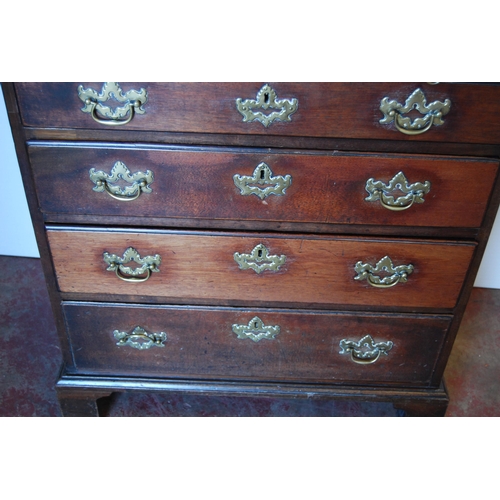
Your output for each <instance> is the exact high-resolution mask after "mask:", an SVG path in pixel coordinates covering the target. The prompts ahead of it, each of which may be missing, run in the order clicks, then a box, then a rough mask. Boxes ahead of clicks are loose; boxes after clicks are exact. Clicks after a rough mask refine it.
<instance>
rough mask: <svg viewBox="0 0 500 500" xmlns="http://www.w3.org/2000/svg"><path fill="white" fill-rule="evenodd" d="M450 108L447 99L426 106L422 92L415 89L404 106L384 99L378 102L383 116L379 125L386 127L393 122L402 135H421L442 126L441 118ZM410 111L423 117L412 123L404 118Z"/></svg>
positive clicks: (408, 118)
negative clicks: (414, 111)
mask: <svg viewBox="0 0 500 500" xmlns="http://www.w3.org/2000/svg"><path fill="white" fill-rule="evenodd" d="M450 107H451V101H450V100H449V99H446V100H445V101H444V102H441V101H434V102H431V103H430V104H429V105H428V104H427V100H426V98H425V95H424V93H423V92H422V90H420V89H416V90H415V91H414V92H413V93H412V94H411V95H410V96H409V97H408V99H407V100H406V102H405V103H404V104H400V103H399V102H397V101H391V100H389V98H388V97H384V98H383V99H382V101H381V102H380V111H382V113H383V114H384V118H382V119H381V120H380V123H382V124H383V125H387V124H389V123H392V122H393V121H394V125H395V126H396V128H397V129H398V130H399V131H400V132H402V133H403V134H407V135H417V134H423V133H424V132H427V131H428V130H429V129H430V128H431V127H432V126H433V125H436V126H438V125H443V123H444V120H443V116H444V115H446V114H448V112H449V111H450ZM412 109H416V110H417V111H418V112H419V113H420V114H421V115H423V117H422V118H415V119H414V120H413V121H412V120H411V118H410V117H409V116H404V115H405V113H409V112H410V111H411V110H412Z"/></svg>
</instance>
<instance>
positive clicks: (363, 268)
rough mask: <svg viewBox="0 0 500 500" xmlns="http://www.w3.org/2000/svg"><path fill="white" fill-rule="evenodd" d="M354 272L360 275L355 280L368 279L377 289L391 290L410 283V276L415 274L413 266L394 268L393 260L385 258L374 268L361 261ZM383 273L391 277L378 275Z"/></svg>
mask: <svg viewBox="0 0 500 500" xmlns="http://www.w3.org/2000/svg"><path fill="white" fill-rule="evenodd" d="M354 270H355V271H356V272H357V273H358V276H355V277H354V279H355V280H359V281H361V280H364V279H366V280H367V281H368V283H370V285H372V286H374V287H376V288H390V287H392V286H395V285H397V284H398V283H406V282H407V281H408V275H409V274H411V273H412V272H413V265H412V264H408V265H401V266H394V264H393V263H392V260H391V259H390V258H389V257H387V256H385V257H384V258H383V259H381V260H380V261H379V262H377V264H376V265H375V267H374V266H372V265H371V264H363V262H361V261H359V262H358V263H357V264H356V265H355V266H354ZM382 272H386V273H389V274H390V276H385V277H383V278H382V277H380V276H377V274H380V273H382Z"/></svg>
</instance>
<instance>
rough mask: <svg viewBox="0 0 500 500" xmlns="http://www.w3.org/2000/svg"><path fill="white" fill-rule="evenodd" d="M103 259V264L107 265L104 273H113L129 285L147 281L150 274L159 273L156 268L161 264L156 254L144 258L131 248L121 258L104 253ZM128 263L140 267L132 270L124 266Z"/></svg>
mask: <svg viewBox="0 0 500 500" xmlns="http://www.w3.org/2000/svg"><path fill="white" fill-rule="evenodd" d="M103 259H104V262H105V263H106V264H108V268H107V269H106V271H114V272H115V273H116V275H117V276H118V278H120V279H121V280H123V281H128V282H131V283H141V282H143V281H147V280H148V279H149V277H150V276H151V273H158V272H160V270H159V269H158V268H159V266H160V264H161V257H160V256H159V255H158V254H156V255H154V256H151V255H147V256H146V257H141V256H140V255H139V252H138V251H137V250H136V249H135V248H132V247H129V248H127V250H125V252H124V253H123V257H118V255H116V254H110V253H108V252H104V254H103ZM129 262H136V263H137V264H140V267H136V268H135V269H133V268H132V267H129V266H125V265H124V264H128V263H129ZM144 275H145V276H144Z"/></svg>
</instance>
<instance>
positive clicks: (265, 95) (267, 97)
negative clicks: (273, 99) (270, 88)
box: [264, 92, 269, 104]
mask: <svg viewBox="0 0 500 500" xmlns="http://www.w3.org/2000/svg"><path fill="white" fill-rule="evenodd" d="M264 102H265V103H266V104H269V94H268V93H267V92H265V93H264Z"/></svg>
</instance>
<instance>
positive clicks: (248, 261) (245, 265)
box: [234, 244, 286, 274]
mask: <svg viewBox="0 0 500 500" xmlns="http://www.w3.org/2000/svg"><path fill="white" fill-rule="evenodd" d="M234 260H235V261H236V263H237V264H238V266H239V268H240V269H243V270H245V269H253V270H254V271H255V272H256V273H257V274H260V273H261V272H263V271H275V272H276V271H279V268H280V267H281V266H282V265H283V264H284V263H285V261H286V256H285V255H269V250H268V249H267V248H266V247H265V246H264V245H262V244H259V245H257V246H256V247H255V248H254V249H253V250H252V253H249V254H248V253H241V254H240V253H238V252H235V254H234Z"/></svg>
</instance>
